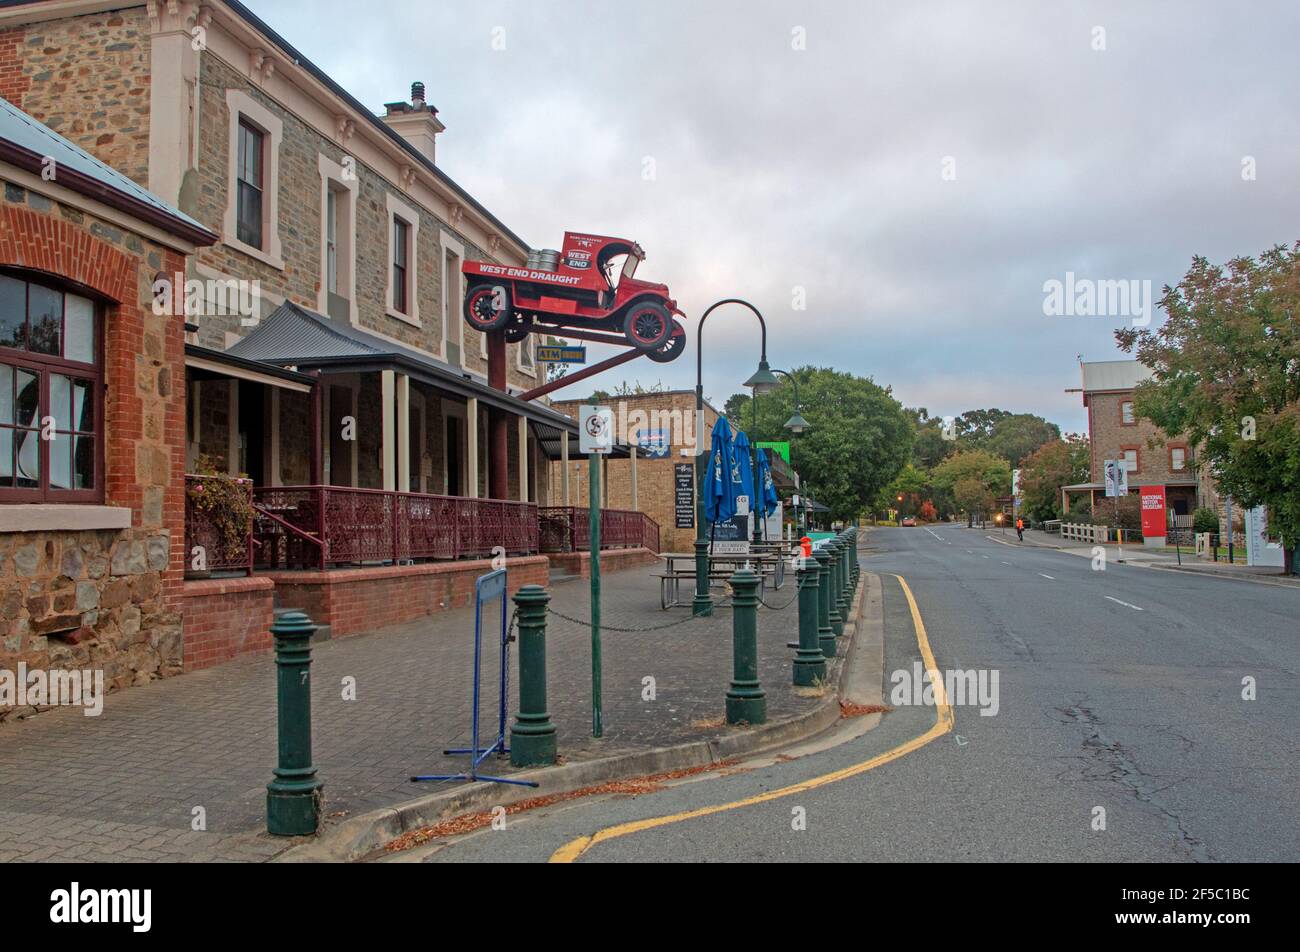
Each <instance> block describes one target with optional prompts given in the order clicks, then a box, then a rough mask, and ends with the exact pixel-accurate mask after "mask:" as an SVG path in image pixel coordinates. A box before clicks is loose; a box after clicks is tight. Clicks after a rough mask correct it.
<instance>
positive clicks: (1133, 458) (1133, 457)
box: [1124, 449, 1141, 473]
mask: <svg viewBox="0 0 1300 952" xmlns="http://www.w3.org/2000/svg"><path fill="white" fill-rule="evenodd" d="M1140 465H1141V455H1140V453H1139V452H1138V450H1136V449H1126V450H1125V451H1124V466H1125V468H1126V469H1127V470H1128V471H1129V472H1130V473H1136V472H1137V471H1138V467H1139V466H1140Z"/></svg>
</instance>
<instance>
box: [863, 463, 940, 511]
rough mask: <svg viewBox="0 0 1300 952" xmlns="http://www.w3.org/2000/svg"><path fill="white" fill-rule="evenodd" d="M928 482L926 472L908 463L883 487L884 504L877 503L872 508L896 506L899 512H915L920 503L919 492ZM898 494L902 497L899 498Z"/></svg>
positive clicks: (923, 489) (920, 492)
mask: <svg viewBox="0 0 1300 952" xmlns="http://www.w3.org/2000/svg"><path fill="white" fill-rule="evenodd" d="M928 483H929V479H928V478H927V477H926V474H925V473H924V472H923V471H921V470H919V469H917V468H916V467H915V466H913V465H912V464H911V463H908V464H907V465H905V466H904V467H903V468H902V469H901V470H899V473H898V475H897V476H895V477H894V479H893V481H892V482H891V483H890V484H889V485H888V486H886V487H885V490H884V493H883V495H884V502H885V505H884V506H883V507H881V506H879V505H877V506H875V507H873V508H877V509H880V508H885V509H892V508H894V507H895V506H897V507H898V511H899V512H903V513H907V512H909V511H910V512H911V513H915V512H916V511H917V506H918V505H919V504H920V497H921V494H922V493H924V492H925V488H926V485H927V484H928ZM899 496H902V497H903V498H902V499H901V500H900V499H899V498H898V497H899Z"/></svg>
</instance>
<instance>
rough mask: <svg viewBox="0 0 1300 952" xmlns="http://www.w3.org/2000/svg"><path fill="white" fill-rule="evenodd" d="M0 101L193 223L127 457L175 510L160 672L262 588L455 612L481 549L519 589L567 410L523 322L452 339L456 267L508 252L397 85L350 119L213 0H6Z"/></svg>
mask: <svg viewBox="0 0 1300 952" xmlns="http://www.w3.org/2000/svg"><path fill="white" fill-rule="evenodd" d="M0 96H2V97H4V98H5V99H7V100H9V101H10V102H12V103H13V104H14V105H15V106H17V107H18V108H20V109H22V110H25V111H26V112H27V113H30V114H31V115H33V116H35V117H36V118H37V119H39V120H41V121H42V122H44V123H45V124H46V125H48V126H49V128H51V129H53V130H54V131H55V132H57V133H59V134H60V135H62V136H64V137H66V139H67V140H68V141H69V142H70V143H72V145H73V146H75V147H79V148H80V149H82V150H84V152H85V153H87V154H88V155H89V156H93V157H94V158H95V159H97V160H99V162H101V163H103V165H104V166H106V167H107V168H108V169H112V170H114V171H115V173H116V174H117V175H118V177H119V178H120V179H121V180H122V181H123V182H127V183H130V182H133V183H134V184H135V186H138V187H140V189H141V191H142V190H143V189H146V188H147V189H148V190H149V192H150V193H152V195H154V196H157V197H158V198H157V199H153V200H154V201H158V200H161V202H162V203H164V204H166V205H167V206H174V208H175V209H177V210H178V211H176V212H175V214H176V215H178V216H180V217H181V218H183V219H184V220H186V221H191V222H193V223H194V225H193V227H194V228H196V229H198V230H197V231H196V232H195V233H196V234H199V233H201V234H203V235H205V236H206V235H210V236H211V237H212V238H213V239H214V240H207V241H202V242H197V244H198V247H197V249H195V253H194V254H192V255H189V256H188V257H187V256H186V254H181V253H179V252H177V253H172V254H170V255H168V256H165V260H163V262H162V265H161V266H159V267H156V268H155V269H154V270H153V272H151V274H150V279H151V281H152V282H153V283H152V285H151V289H152V291H153V293H154V294H155V295H156V296H157V297H158V299H159V300H161V301H164V302H168V305H169V307H170V308H172V309H173V311H174V314H175V318H174V320H173V321H172V323H171V324H169V325H168V327H169V328H172V329H177V330H178V332H179V333H183V339H182V340H181V341H180V345H179V346H181V347H182V348H183V353H181V354H180V356H179V360H180V363H179V364H178V365H177V366H175V367H170V368H169V371H170V373H171V377H170V379H169V384H168V385H169V386H170V388H171V389H170V391H169V394H168V402H167V408H168V409H167V413H168V414H169V415H168V417H167V419H168V420H169V421H172V423H174V424H175V426H176V428H177V429H176V430H175V432H172V431H168V436H169V438H170V437H177V438H178V440H179V443H178V444H177V445H176V446H170V445H169V446H168V447H167V448H165V449H162V448H160V449H159V451H158V452H157V453H154V452H152V451H151V449H150V447H149V445H148V442H147V441H145V442H144V443H141V445H140V446H138V447H137V448H136V449H135V450H134V452H135V453H136V454H138V456H139V459H140V460H141V462H140V466H141V467H144V466H145V465H146V464H147V465H148V466H150V467H152V468H151V469H150V470H149V471H148V472H143V471H142V474H141V475H142V476H143V477H144V478H142V479H141V480H140V481H139V482H138V483H137V484H136V485H137V486H138V487H139V491H140V492H142V493H143V496H142V498H141V503H140V504H141V506H144V507H150V506H153V507H157V506H159V505H161V504H162V503H161V502H159V499H160V498H161V497H160V496H159V495H158V494H165V498H166V499H168V500H170V505H171V506H173V508H175V509H176V511H177V512H180V511H184V512H185V513H186V517H185V518H184V519H182V518H180V517H177V518H176V520H175V521H172V520H171V518H170V517H167V518H166V519H163V520H162V521H160V522H159V525H161V526H167V527H179V526H180V525H181V523H182V521H183V523H184V526H185V530H186V533H187V534H188V535H189V538H188V539H187V540H186V541H184V542H183V543H182V541H181V539H180V537H179V533H178V532H173V534H172V536H171V537H170V542H169V545H170V546H171V547H172V550H173V552H172V554H173V555H178V554H179V552H181V551H182V550H183V551H184V552H185V553H186V556H187V561H186V563H185V569H186V571H187V573H188V575H189V577H188V578H187V579H186V580H185V581H184V587H183V590H178V591H177V592H176V593H174V594H176V595H177V597H179V598H181V599H182V600H183V610H184V614H185V616H186V619H187V622H186V637H185V642H184V647H183V660H182V661H181V662H179V663H180V664H183V666H184V667H185V668H186V669H187V670H188V669H192V668H196V667H204V666H206V665H209V664H214V663H217V662H219V661H222V660H225V659H227V658H229V657H233V656H234V655H237V654H240V653H243V652H246V651H253V650H264V649H265V648H266V647H267V638H266V633H265V628H266V624H267V622H268V621H269V619H270V613H271V606H272V604H273V601H275V602H278V603H279V604H280V605H283V606H286V607H304V608H308V609H309V610H310V611H312V613H313V615H314V618H315V620H316V621H318V622H320V623H323V624H324V625H326V626H328V627H329V629H330V630H331V631H332V633H333V634H334V635H335V636H337V635H340V634H348V633H351V632H353V631H358V630H364V629H365V628H367V627H375V626H377V625H380V624H384V623H391V622H396V621H402V620H405V619H407V618H410V617H415V616H416V615H418V614H420V613H423V612H425V611H431V610H437V609H439V608H442V607H447V606H449V605H453V604H462V603H463V602H464V601H465V599H466V598H467V597H469V593H470V592H471V591H472V586H469V587H467V585H466V583H465V579H466V578H469V579H472V578H473V577H474V575H475V574H476V573H479V572H481V571H483V570H484V567H485V566H486V565H487V562H485V561H483V560H484V559H485V558H486V557H488V556H490V555H492V554H493V553H494V552H496V550H497V549H498V548H500V549H504V550H505V552H506V553H507V554H508V555H510V556H511V557H512V558H513V561H512V565H513V567H514V571H512V574H511V585H512V587H516V586H517V585H519V584H523V583H527V582H530V581H544V580H545V578H546V569H547V561H546V559H545V557H543V556H542V555H540V554H539V552H538V543H537V538H538V531H539V530H538V527H537V521H538V506H539V505H545V504H546V503H548V502H558V491H557V487H553V486H552V485H551V474H552V468H551V465H550V462H551V461H552V460H555V459H559V458H560V457H561V456H562V455H564V456H567V455H568V453H569V451H570V448H571V447H570V444H571V443H572V444H573V447H574V448H576V426H575V425H574V423H573V421H572V420H571V419H569V418H568V417H566V416H564V415H563V414H560V413H558V412H556V411H555V410H553V409H551V408H550V407H549V406H548V405H547V404H546V403H545V402H543V401H540V400H534V399H529V398H528V391H530V390H532V389H534V388H536V387H537V386H538V385H539V384H540V383H541V382H542V381H541V380H540V379H539V374H538V371H537V368H536V363H535V360H534V349H533V338H532V337H525V338H524V339H523V340H522V341H514V342H511V341H507V340H506V339H505V336H504V334H503V333H501V332H498V333H495V334H493V335H482V334H478V333H476V332H467V331H466V324H465V321H464V319H463V317H462V313H461V309H462V297H463V286H462V278H461V264H462V262H464V261H466V260H471V259H473V260H491V261H494V262H496V263H500V264H523V263H524V262H525V261H526V260H527V256H528V253H529V251H530V249H529V247H528V246H527V244H526V243H525V242H524V241H523V240H522V239H521V238H520V237H519V236H518V235H516V234H515V233H514V232H513V231H511V230H510V229H509V228H508V227H507V226H506V225H505V224H504V223H503V222H502V221H501V220H500V219H498V218H497V217H496V216H495V215H493V214H492V213H491V212H490V211H488V210H487V209H486V208H485V207H484V206H483V205H482V204H481V203H480V202H478V201H477V200H476V199H475V198H474V197H473V196H472V195H470V194H469V193H468V192H466V191H465V189H463V188H462V187H461V186H460V185H458V184H457V183H456V182H455V181H453V180H452V179H451V178H450V177H449V176H448V175H447V174H446V173H445V172H444V171H443V170H442V169H441V168H440V167H439V166H438V164H437V163H436V149H437V147H438V146H439V144H440V138H441V136H442V134H443V132H444V128H445V127H444V124H443V121H442V119H441V118H440V116H439V114H438V110H437V109H436V108H435V107H434V106H433V105H432V104H431V103H430V102H429V100H428V98H427V96H426V92H425V89H424V87H423V85H422V84H420V83H415V84H413V86H412V87H411V90H410V97H409V99H403V100H401V101H398V102H393V103H388V104H386V105H384V107H383V114H382V115H380V114H377V110H372V109H371V108H368V107H367V106H366V105H364V104H362V103H360V102H359V101H357V100H356V99H355V98H354V97H353V96H352V95H351V94H350V93H348V92H347V91H346V90H345V89H343V88H342V87H341V86H340V85H339V84H338V83H336V82H335V81H334V80H333V79H331V78H330V77H329V76H328V75H326V74H325V73H324V72H323V71H322V70H321V69H320V68H319V67H317V66H316V65H315V64H313V63H312V62H311V61H310V60H309V59H308V58H307V57H305V56H303V55H302V53H300V52H299V51H298V50H296V49H295V48H294V47H293V46H292V45H290V44H289V43H288V41H286V40H285V39H284V38H283V37H281V36H279V35H278V34H277V33H276V32H275V31H273V30H271V29H270V28H269V27H268V26H267V25H266V24H265V23H263V22H262V21H261V20H259V19H258V18H257V17H256V16H255V15H254V14H253V13H252V12H251V11H250V10H248V8H247V7H245V6H244V5H243V4H241V3H238V2H235V0H113V2H106V0H30V2H16V3H9V4H6V5H5V6H3V7H0ZM467 147H469V146H467ZM475 147H477V146H475ZM142 194H143V191H142ZM159 253H160V254H161V252H159ZM149 343H150V342H149V341H148V340H147V339H146V340H144V341H143V342H140V346H141V347H143V346H144V345H146V344H149ZM144 356H148V355H147V354H145V355H143V356H141V357H140V359H144ZM146 435H148V434H146ZM182 467H184V470H182ZM200 468H202V469H203V470H204V471H203V472H198V473H195V472H193V471H194V470H196V469H200ZM164 470H165V471H166V476H167V480H163V478H162V475H163V471H164ZM183 471H189V472H191V475H190V476H188V477H183V476H182V472H183ZM214 477H220V478H224V479H230V480H235V479H243V478H245V477H246V478H247V480H249V481H251V482H248V483H240V484H238V485H241V486H243V485H248V486H249V487H250V488H249V493H250V505H251V509H252V512H253V513H254V515H253V524H254V530H253V533H252V535H251V536H250V537H249V538H248V539H247V540H245V539H243V538H232V537H231V536H230V535H229V534H228V533H227V534H223V533H222V532H221V531H219V526H218V525H217V524H216V523H215V522H214V520H213V519H212V518H210V516H208V515H204V512H205V511H206V510H203V509H202V503H201V500H199V501H196V499H197V496H196V494H198V493H201V491H202V489H203V487H205V485H206V484H205V482H204V480H207V481H208V482H210V481H211V479H212V478H214ZM155 479H156V480H157V481H158V482H157V485H154V480H155ZM187 479H188V487H189V488H188V489H187V488H186V482H185V481H186V480H187ZM164 482H165V483H166V485H165V486H164V485H163V483H164ZM154 490H156V492H154ZM123 491H124V492H125V491H127V490H126V489H125V488H124V489H123ZM132 491H135V490H132ZM151 493H152V494H151ZM150 511H151V512H155V513H156V511H157V510H156V508H155V509H153V510H150ZM173 515H174V513H173ZM141 544H142V545H143V544H144V540H141ZM153 544H154V545H155V546H157V545H161V544H162V543H161V542H157V541H155V542H154V543H153ZM24 551H26V550H24ZM147 555H148V554H147V553H146V561H147ZM25 557H26V556H25ZM457 559H459V560H466V561H462V562H459V563H454V564H448V563H449V562H450V561H451V560H457ZM154 561H157V559H155V560H154ZM255 567H256V568H257V569H258V570H259V571H256V572H255V571H254V568H255ZM213 573H215V574H216V575H217V576H218V577H215V578H209V577H205V576H209V575H212V574H213ZM232 573H233V574H243V575H245V576H247V577H242V578H229V577H221V576H226V575H230V574H232ZM178 584H179V583H178ZM189 619H194V623H193V624H190V622H189ZM170 661H171V663H173V664H175V663H176V659H175V658H171V659H170Z"/></svg>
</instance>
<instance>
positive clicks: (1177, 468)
mask: <svg viewBox="0 0 1300 952" xmlns="http://www.w3.org/2000/svg"><path fill="white" fill-rule="evenodd" d="M1169 468H1170V469H1171V470H1172V471H1173V472H1175V473H1180V472H1183V471H1184V470H1186V469H1187V447H1185V446H1171V447H1170V448H1169Z"/></svg>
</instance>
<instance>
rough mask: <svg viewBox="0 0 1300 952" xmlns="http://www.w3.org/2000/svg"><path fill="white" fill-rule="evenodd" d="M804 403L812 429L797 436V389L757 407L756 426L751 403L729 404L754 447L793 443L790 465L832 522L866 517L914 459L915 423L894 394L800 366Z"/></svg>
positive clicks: (744, 398)
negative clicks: (791, 424) (791, 425)
mask: <svg viewBox="0 0 1300 952" xmlns="http://www.w3.org/2000/svg"><path fill="white" fill-rule="evenodd" d="M792 374H793V376H794V377H795V379H796V380H798V381H799V400H800V404H801V409H802V412H803V415H804V417H806V418H807V420H808V423H809V429H808V430H807V431H806V432H804V433H801V434H798V435H793V434H791V433H790V432H789V431H788V430H786V429H785V421H786V420H788V419H789V418H790V416H791V415H792V414H793V413H794V388H793V387H792V386H790V384H789V381H788V380H787V379H786V378H784V377H781V378H780V379H781V385H780V386H778V387H777V389H776V390H775V391H773V392H772V393H770V394H764V395H763V396H761V397H759V400H758V425H757V427H755V426H754V424H753V417H752V413H753V410H752V408H751V406H750V397H749V396H748V395H747V394H743V393H741V394H736V395H734V396H732V397H731V398H730V399H728V400H727V402H726V405H725V406H726V412H727V417H728V418H729V419H730V420H731V422H732V423H733V424H734V425H735V426H738V427H739V428H740V429H742V430H744V431H745V432H747V433H748V434H749V436H750V439H751V440H755V439H757V440H760V441H766V440H789V441H790V463H791V465H792V466H793V467H794V469H795V471H796V472H797V473H798V474H799V477H800V479H801V480H802V481H803V482H804V484H805V487H809V486H810V487H811V488H812V492H813V495H814V497H815V498H816V499H817V501H818V502H820V503H823V504H824V505H826V506H829V507H830V509H831V512H830V514H829V518H831V519H851V518H854V517H856V516H858V515H859V514H861V513H862V512H864V511H865V510H867V509H868V508H869V507H870V506H871V504H872V503H873V502H875V501H876V499H877V498H878V496H879V495H880V492H881V490H883V489H884V488H885V487H886V486H888V485H889V484H890V482H891V481H892V480H893V479H894V478H895V477H896V476H897V475H898V474H899V472H900V471H901V470H902V468H903V466H904V465H905V464H906V463H907V461H908V460H909V459H911V456H912V421H911V420H910V418H909V417H908V415H907V413H906V412H905V411H904V410H903V407H902V405H901V404H900V403H899V402H898V401H897V400H895V399H894V397H893V395H892V394H891V392H890V390H889V388H887V387H881V386H879V385H877V384H876V383H875V382H874V381H872V380H871V379H869V378H866V377H857V376H854V375H853V374H849V373H842V372H840V371H836V370H832V369H830V368H829V367H798V368H795V369H794V370H793V371H792Z"/></svg>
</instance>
